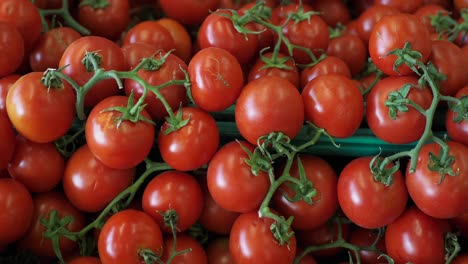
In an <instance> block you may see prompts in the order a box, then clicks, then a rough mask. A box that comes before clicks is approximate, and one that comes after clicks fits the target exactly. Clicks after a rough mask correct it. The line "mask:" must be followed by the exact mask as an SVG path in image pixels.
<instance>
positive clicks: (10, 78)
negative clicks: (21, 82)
mask: <svg viewBox="0 0 468 264" xmlns="http://www.w3.org/2000/svg"><path fill="white" fill-rule="evenodd" d="M20 77H21V75H18V74H10V75H7V76H5V77H3V78H1V79H0V114H5V115H8V114H7V110H6V97H7V94H8V91H9V90H10V87H11V86H12V85H13V84H14V83H15V82H16V81H17V80H18V79H19V78H20Z"/></svg>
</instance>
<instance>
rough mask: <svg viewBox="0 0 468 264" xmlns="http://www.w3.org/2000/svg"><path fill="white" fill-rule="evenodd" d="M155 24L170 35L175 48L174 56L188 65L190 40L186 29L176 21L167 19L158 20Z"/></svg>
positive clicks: (190, 52) (190, 49)
mask: <svg viewBox="0 0 468 264" xmlns="http://www.w3.org/2000/svg"><path fill="white" fill-rule="evenodd" d="M156 22H158V23H159V24H160V25H161V26H163V27H164V28H165V29H167V31H169V33H170V34H171V37H172V39H173V40H174V46H175V50H174V54H175V55H176V56H177V57H179V58H181V59H182V60H183V61H184V62H185V63H187V64H188V63H189V61H190V58H191V57H192V40H191V38H190V34H189V33H188V31H187V29H186V28H185V27H184V26H183V25H181V24H180V23H179V22H178V21H177V20H174V19H171V18H167V17H166V18H161V19H158V20H157V21H156Z"/></svg>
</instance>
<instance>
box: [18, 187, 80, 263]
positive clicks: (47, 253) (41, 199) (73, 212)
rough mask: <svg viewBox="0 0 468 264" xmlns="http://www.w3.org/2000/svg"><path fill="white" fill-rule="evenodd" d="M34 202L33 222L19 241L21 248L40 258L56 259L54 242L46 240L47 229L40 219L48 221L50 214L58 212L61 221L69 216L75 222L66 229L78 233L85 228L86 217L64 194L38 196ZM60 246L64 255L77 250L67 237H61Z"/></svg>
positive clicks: (48, 193) (53, 192) (75, 245)
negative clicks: (53, 211) (54, 211)
mask: <svg viewBox="0 0 468 264" xmlns="http://www.w3.org/2000/svg"><path fill="white" fill-rule="evenodd" d="M33 202H34V213H33V216H32V222H31V225H30V226H29V229H28V231H27V232H26V235H25V236H23V238H22V239H21V240H20V241H19V247H20V249H23V250H28V251H31V252H32V253H34V254H35V255H37V256H40V257H55V252H54V250H53V247H52V241H51V240H49V239H47V238H44V232H45V231H46V228H45V227H44V226H43V225H42V224H41V223H40V222H39V221H40V219H41V218H44V219H45V220H48V219H49V215H50V212H51V211H52V210H56V211H57V212H58V216H59V218H60V219H62V218H64V217H67V216H71V217H73V222H71V223H69V224H68V225H66V226H65V227H66V228H67V230H69V231H70V232H78V231H80V230H81V229H82V228H83V227H84V224H85V218H84V215H83V214H82V213H81V212H80V211H78V210H77V209H76V208H75V207H73V205H71V204H70V203H69V202H68V200H67V199H66V197H65V195H63V193H60V192H57V191H51V192H45V193H40V194H36V195H35V196H34V197H33ZM59 245H60V250H61V252H62V254H63V255H66V254H69V253H70V252H72V251H73V250H75V249H76V248H77V244H76V242H74V241H72V240H70V239H68V238H65V237H60V240H59Z"/></svg>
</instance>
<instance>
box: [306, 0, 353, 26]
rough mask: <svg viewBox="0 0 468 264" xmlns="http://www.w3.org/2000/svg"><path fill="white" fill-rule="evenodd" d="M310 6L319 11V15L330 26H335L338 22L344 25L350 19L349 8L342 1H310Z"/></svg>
mask: <svg viewBox="0 0 468 264" xmlns="http://www.w3.org/2000/svg"><path fill="white" fill-rule="evenodd" d="M311 5H312V8H313V9H314V10H315V11H317V12H320V17H322V18H323V20H324V21H325V22H326V23H327V25H329V26H331V27H336V26H337V25H338V24H341V25H346V24H348V22H349V21H350V20H351V13H350V10H349V8H348V7H347V6H346V4H345V3H344V2H343V1H340V0H333V1H325V0H319V1H311Z"/></svg>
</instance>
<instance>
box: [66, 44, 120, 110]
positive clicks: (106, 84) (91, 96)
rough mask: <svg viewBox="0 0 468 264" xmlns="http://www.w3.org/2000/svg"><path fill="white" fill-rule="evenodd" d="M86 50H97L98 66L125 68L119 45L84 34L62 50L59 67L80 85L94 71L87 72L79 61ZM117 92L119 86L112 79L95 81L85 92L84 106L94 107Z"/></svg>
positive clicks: (108, 68) (114, 68) (111, 68)
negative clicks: (84, 35) (99, 59)
mask: <svg viewBox="0 0 468 264" xmlns="http://www.w3.org/2000/svg"><path fill="white" fill-rule="evenodd" d="M86 52H97V54H98V55H99V56H100V57H101V62H100V68H103V69H104V70H106V71H109V70H116V71H123V70H126V63H125V59H124V56H123V53H122V50H121V49H120V47H119V46H118V45H117V44H115V43H114V42H112V41H110V40H108V39H105V38H102V37H98V36H86V37H82V38H79V39H77V40H75V41H73V42H72V43H71V44H70V45H69V46H68V48H67V49H66V50H65V51H64V53H63V55H62V58H61V59H60V62H59V67H64V66H65V65H68V66H67V67H65V69H63V71H62V73H64V74H65V75H68V76H70V77H71V78H72V79H73V80H75V81H76V82H77V83H78V84H79V85H80V86H82V85H84V84H85V83H86V82H88V81H89V79H90V78H91V77H92V76H93V74H94V71H91V72H88V71H87V69H86V67H85V66H84V65H83V63H82V62H81V61H82V60H83V57H84V55H85V53H86ZM116 94H119V88H118V85H117V83H116V82H115V80H114V79H107V80H102V81H99V82H97V83H96V84H95V85H93V87H92V88H91V89H90V90H89V91H88V92H87V93H86V96H85V101H84V105H85V107H94V106H95V105H96V104H97V103H98V102H100V101H101V100H103V99H104V98H107V97H109V96H112V95H116Z"/></svg>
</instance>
